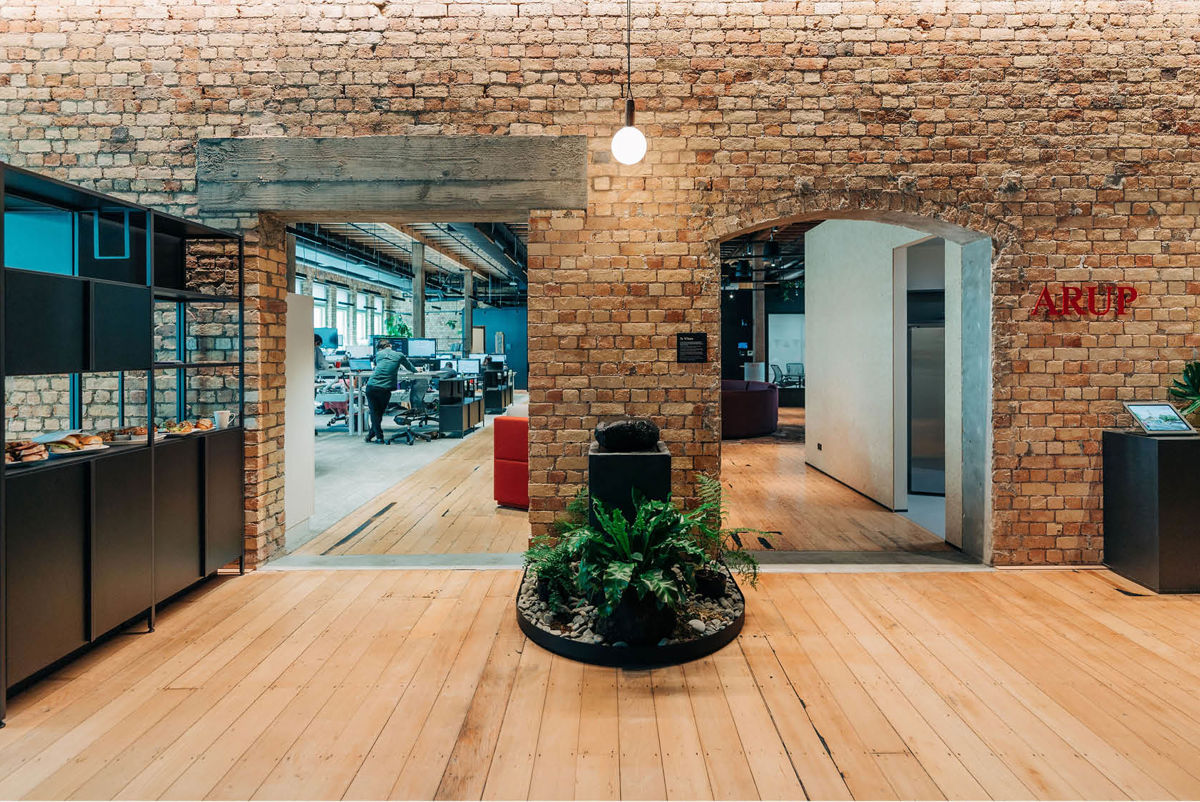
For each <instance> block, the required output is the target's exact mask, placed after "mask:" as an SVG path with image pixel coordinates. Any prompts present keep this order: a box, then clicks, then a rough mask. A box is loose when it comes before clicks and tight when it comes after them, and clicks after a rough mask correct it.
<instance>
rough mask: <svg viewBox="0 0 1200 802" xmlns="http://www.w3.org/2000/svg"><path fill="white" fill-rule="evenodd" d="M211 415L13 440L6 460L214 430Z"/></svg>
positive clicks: (11, 461) (19, 460)
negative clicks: (153, 424) (155, 424)
mask: <svg viewBox="0 0 1200 802" xmlns="http://www.w3.org/2000/svg"><path fill="white" fill-rule="evenodd" d="M213 428H214V426H213V422H212V420H211V419H210V418H200V419H198V420H196V421H194V422H193V421H187V420H185V421H179V422H176V421H173V420H169V421H165V422H164V423H163V425H162V426H151V427H146V426H127V427H125V428H122V429H104V430H102V431H98V432H83V431H77V432H56V433H54V434H49V435H42V436H40V437H38V438H36V439H33V440H12V441H10V442H8V443H5V445H4V462H5V464H8V465H11V464H14V463H27V462H42V461H44V460H47V459H50V458H51V457H55V458H57V457H69V456H73V455H79V454H86V453H90V452H94V451H101V450H104V449H107V448H109V447H110V446H126V445H128V446H132V445H139V444H145V443H148V442H149V440H150V432H151V431H152V432H153V433H154V439H155V441H158V440H162V439H163V438H164V437H167V436H174V437H185V436H187V435H190V434H194V433H197V432H206V431H209V430H211V429H213Z"/></svg>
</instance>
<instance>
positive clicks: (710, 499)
mask: <svg viewBox="0 0 1200 802" xmlns="http://www.w3.org/2000/svg"><path fill="white" fill-rule="evenodd" d="M696 484H697V485H698V486H699V494H698V495H699V498H700V506H699V507H697V508H696V512H697V513H700V518H699V523H698V524H697V526H696V542H697V543H698V544H699V545H700V547H701V548H702V549H704V551H705V553H706V554H708V557H709V561H710V562H711V563H716V562H718V561H723V562H724V563H725V564H726V565H727V566H729V569H730V570H731V571H734V572H735V573H738V574H740V575H742V576H744V577H746V580H747V581H748V582H749V583H750V586H751V587H757V586H758V560H757V559H756V558H755V557H754V555H753V554H751V553H750V552H749V551H747V550H746V549H745V547H744V546H742V545H741V544H739V543H738V542H737V541H736V540H735V539H734V535H753V536H755V537H765V538H770V534H769V533H767V532H763V531H761V530H758V529H748V528H746V527H730V528H725V527H723V524H724V523H725V518H726V517H727V516H726V512H725V498H724V493H723V491H722V489H721V483H720V482H719V481H718V480H716V479H714V478H713V477H711V476H708V475H706V474H703V473H699V474H696Z"/></svg>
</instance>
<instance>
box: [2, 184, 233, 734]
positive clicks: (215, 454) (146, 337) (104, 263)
mask: <svg viewBox="0 0 1200 802" xmlns="http://www.w3.org/2000/svg"><path fill="white" fill-rule="evenodd" d="M0 210H3V211H4V214H3V217H0V264H2V265H3V269H2V270H0V298H3V299H4V301H3V303H0V380H4V381H5V385H6V394H7V387H8V384H9V383H8V381H7V380H8V378H9V377H14V378H16V377H34V376H46V375H66V376H68V377H70V391H69V393H70V401H69V404H70V412H71V414H70V420H71V424H72V426H76V425H78V423H79V421H80V420H81V419H83V418H84V417H85V416H84V415H83V413H82V410H83V407H84V402H83V401H82V400H81V399H82V397H83V392H84V391H83V390H82V389H81V387H82V386H83V383H84V382H85V381H86V380H87V377H88V376H89V375H90V374H116V376H117V379H116V381H117V386H116V390H115V391H114V392H115V395H116V397H117V399H118V400H117V401H116V404H115V406H116V410H117V411H116V412H115V413H113V412H111V411H107V412H104V413H103V414H104V415H105V416H106V417H107V418H108V419H109V420H116V421H119V422H120V423H121V425H122V426H125V425H139V426H146V427H147V430H149V431H153V429H152V428H151V425H152V424H153V423H154V422H155V421H156V420H157V415H156V412H159V411H161V410H156V409H155V396H156V387H157V386H158V385H157V384H156V382H155V379H156V377H157V376H160V375H165V374H169V373H171V372H175V373H176V375H177V376H180V377H186V376H189V375H196V373H197V371H202V370H203V369H222V370H230V371H231V369H236V370H237V380H236V395H234V394H233V392H232V386H231V385H232V384H233V380H232V379H230V380H229V382H228V383H227V384H226V385H225V387H226V390H227V391H228V395H221V396H217V397H214V400H211V401H202V402H199V403H204V404H211V405H213V406H216V407H220V406H222V405H227V408H229V409H230V411H231V412H234V414H236V416H237V419H236V423H235V424H234V425H232V426H230V427H228V428H226V429H213V430H201V431H196V432H193V433H191V434H189V435H185V436H168V437H165V438H156V437H153V436H151V437H148V438H147V439H146V440H145V441H141V442H139V441H132V442H121V441H118V442H114V443H109V444H107V445H108V446H109V447H108V448H105V449H97V450H92V451H84V452H80V453H78V454H69V455H65V456H58V457H55V458H53V459H48V460H44V461H40V462H30V463H11V464H7V465H5V466H4V467H3V468H0V557H2V559H3V570H0V726H2V725H3V719H4V714H5V697H6V696H7V692H9V691H12V690H15V689H18V688H20V687H23V686H24V685H25V684H27V683H28V682H30V681H32V680H33V679H35V678H37V677H39V676H41V675H42V674H43V673H44V672H45V671H46V670H48V669H50V668H51V667H53V666H57V665H58V664H60V663H61V662H62V661H63V660H66V659H69V658H70V657H71V656H73V655H74V654H76V653H77V652H79V651H80V650H82V649H85V648H87V647H88V646H90V645H91V644H94V643H95V642H96V641H97V640H98V639H100V638H103V637H105V636H106V635H107V634H108V633H110V632H111V631H113V630H114V628H116V627H120V626H122V625H125V624H128V623H130V622H132V621H136V620H138V619H139V618H141V619H144V620H145V621H146V623H147V625H148V628H149V629H150V630H153V628H154V616H155V611H156V608H157V606H158V605H159V604H162V603H163V602H164V601H166V600H167V599H170V598H173V597H175V596H176V595H178V594H179V593H180V592H182V591H183V590H185V589H186V588H187V587H190V586H191V585H192V584H194V583H196V582H198V581H200V580H202V579H204V578H205V577H207V576H211V575H213V574H214V573H215V572H216V570H217V569H218V568H220V567H221V566H223V565H226V564H229V563H230V562H237V563H239V565H240V567H241V568H242V569H243V570H244V568H245V553H244V544H243V528H244V527H243V510H244V506H245V505H244V442H245V431H244V429H243V428H242V421H243V419H244V414H245V395H246V394H245V366H244V361H245V301H244V287H245V245H244V242H243V240H242V238H241V237H240V236H238V235H236V234H231V233H228V232H223V231H219V230H217V229H214V228H210V227H208V226H205V225H202V224H199V223H194V222H191V221H188V220H184V219H181V218H178V217H173V216H171V215H167V214H163V213H160V212H157V211H155V210H153V209H150V208H149V207H145V206H141V205H138V204H135V203H129V202H127V201H123V200H120V199H118V198H115V197H111V196H108V195H105V194H102V193H100V192H96V191H94V190H91V189H86V188H83V187H77V186H74V185H71V184H67V183H65V182H62V181H57V180H55V179H51V178H47V177H44V176H41V175H38V174H36V173H34V172H31V171H29V170H26V169H23V168H18V167H13V166H10V165H7V164H5V163H3V162H0ZM43 212H44V213H45V215H46V216H44V217H42V218H40V220H41V221H47V220H48V221H49V223H40V222H39V220H37V219H34V218H33V217H32V215H33V214H34V213H39V214H40V213H43ZM10 218H11V219H10ZM46 224H49V225H53V226H57V227H58V228H57V229H56V230H59V231H61V232H63V234H64V236H65V237H68V236H69V246H68V245H62V244H59V247H58V248H57V250H55V251H53V252H50V253H48V255H47V256H46V258H45V261H42V260H41V259H40V251H38V250H37V249H35V248H31V247H29V246H28V245H26V244H22V250H20V251H19V252H17V257H16V258H15V259H14V260H10V259H9V250H6V247H5V243H6V239H5V237H6V234H7V235H8V236H9V243H10V245H11V244H12V243H13V242H16V241H17V240H14V239H13V238H12V234H13V230H15V229H16V228H17V227H19V226H28V227H27V228H25V229H24V230H25V231H26V232H29V231H42V230H43V228H40V227H39V226H41V225H46ZM10 226H11V229H10ZM68 226H69V228H68ZM34 241H39V240H36V238H34V237H32V236H30V237H29V238H27V239H26V240H25V243H28V242H34ZM193 243H199V250H198V251H197V250H191V251H189V249H190V248H192V247H193ZM221 243H223V244H221ZM235 248H236V250H235ZM193 254H198V257H197V258H199V259H209V258H212V257H214V256H215V257H216V258H218V259H224V260H226V265H227V266H222V265H221V263H220V262H217V263H216V264H217V272H216V274H215V275H216V276H217V277H218V279H219V280H217V281H212V279H211V277H210V278H209V279H208V280H209V281H210V282H211V283H212V286H217V287H220V288H221V289H229V288H231V287H232V286H233V280H234V279H233V277H234V275H235V273H234V269H235V268H236V281H237V293H236V294H228V293H218V294H214V293H208V292H201V291H197V290H196V289H193V288H191V286H189V284H190V281H191V280H195V274H193V273H192V271H191V269H190V267H189V265H192V264H195V263H194V262H192V261H190V257H191V256H192V255H193ZM17 263H20V265H21V266H10V265H14V264H17ZM42 266H44V267H45V268H46V270H45V272H43V271H40V270H38V269H31V267H32V268H37V267H42ZM220 271H224V278H223V279H222V278H221V276H222V273H221V272H220ZM205 275H207V274H205ZM123 279H131V280H123ZM156 302H158V303H162V302H176V303H177V304H179V305H180V307H181V308H182V307H183V306H185V305H187V304H193V303H213V304H223V305H234V304H236V306H237V309H236V320H235V319H234V318H233V313H232V310H231V311H230V313H229V315H228V317H227V318H224V319H223V321H222V322H223V323H224V324H225V325H226V326H228V327H229V334H228V335H225V334H221V335H220V336H221V337H222V338H227V340H228V343H227V344H223V345H221V346H220V348H221V349H224V350H225V353H224V354H220V353H214V355H215V356H233V352H234V351H236V357H237V360H236V361H230V360H228V359H226V360H222V361H211V362H205V361H196V360H194V359H193V360H192V361H187V359H188V356H189V353H188V352H187V350H186V348H187V346H186V344H185V337H184V336H179V335H182V334H183V330H182V326H180V327H178V328H177V330H176V339H177V341H178V347H179V349H180V350H179V356H180V358H181V361H180V362H178V363H176V362H161V361H156V360H155V358H154V357H155V351H154V333H155V322H154V314H155V304H156ZM182 320H183V318H182V316H181V317H180V319H179V322H180V323H182ZM234 332H236V334H235V333H234ZM235 341H236V343H235ZM193 355H194V354H193ZM131 374H133V375H136V376H137V377H138V381H141V380H142V376H144V381H145V400H144V401H141V399H140V398H138V400H137V402H136V406H135V407H134V408H135V409H136V412H134V413H133V414H132V415H127V414H126V413H127V411H128V406H127V399H126V381H127V377H128V376H129V375H131ZM229 375H230V376H232V375H233V374H232V372H230V374H229ZM183 381H184V383H182V384H180V385H177V388H176V399H175V402H176V404H177V405H178V407H177V409H178V410H179V411H183V410H185V409H186V408H187V404H188V403H191V402H188V401H187V399H186V395H187V392H188V391H189V389H190V388H189V385H187V384H186V379H184V380H183ZM105 389H107V388H105ZM133 389H134V390H135V395H136V391H137V390H139V389H140V388H138V387H136V386H135V387H134V388H133ZM58 392H62V393H66V392H68V391H67V390H65V389H64V390H59V391H58ZM196 392H197V393H198V394H200V395H203V393H205V392H208V391H207V390H205V389H204V388H203V387H200V386H197V389H196ZM225 399H230V400H225ZM234 399H235V400H234ZM6 400H7V399H6ZM106 403H107V404H108V405H109V409H110V410H111V408H112V405H113V402H112V401H111V400H109V401H107V402H106ZM63 419H65V417H64V418H63ZM8 428H9V422H8V420H7V415H6V416H5V417H4V418H0V439H3V440H5V441H7V439H8V431H7V430H8Z"/></svg>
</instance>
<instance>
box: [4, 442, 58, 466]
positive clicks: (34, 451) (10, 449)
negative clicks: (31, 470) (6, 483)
mask: <svg viewBox="0 0 1200 802" xmlns="http://www.w3.org/2000/svg"><path fill="white" fill-rule="evenodd" d="M48 457H49V454H47V453H46V446H44V445H43V444H41V443H35V442H33V441H32V440H14V441H12V442H11V443H6V444H5V446H4V461H5V462H6V463H9V462H40V461H42V460H44V459H47V458H48Z"/></svg>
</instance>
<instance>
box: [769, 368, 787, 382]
mask: <svg viewBox="0 0 1200 802" xmlns="http://www.w3.org/2000/svg"><path fill="white" fill-rule="evenodd" d="M771 381H773V382H775V384H778V385H779V386H780V387H782V386H783V385H784V383H785V382H786V377H785V376H784V375H783V371H782V370H780V368H779V366H778V365H776V364H772V365H771Z"/></svg>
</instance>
